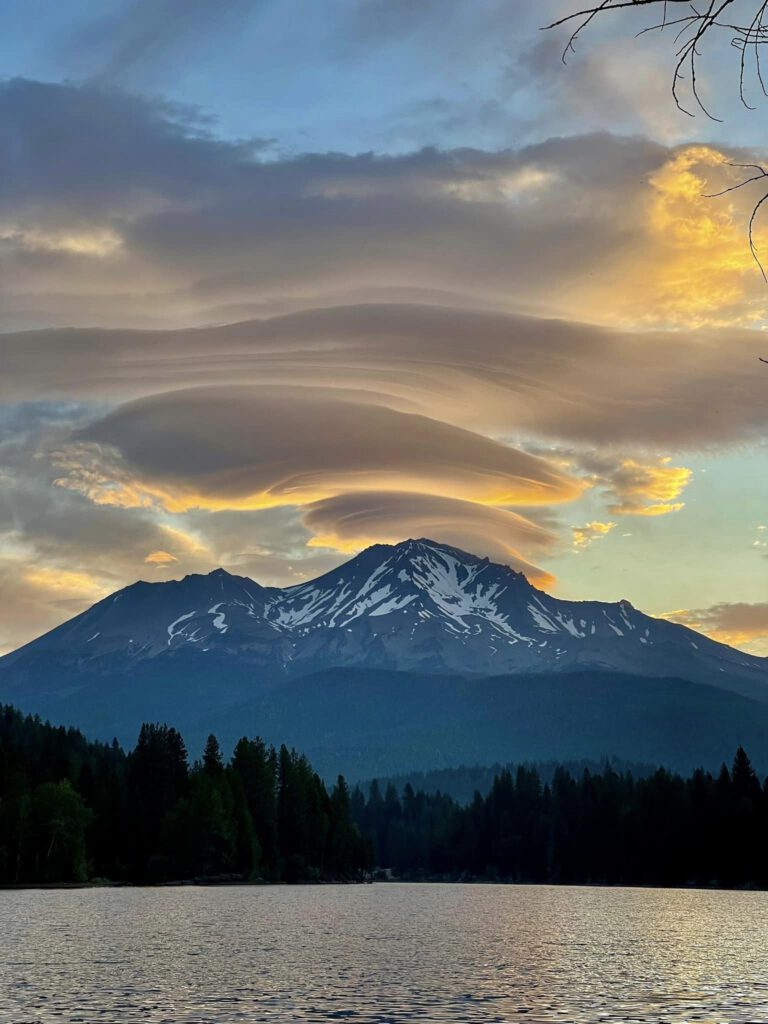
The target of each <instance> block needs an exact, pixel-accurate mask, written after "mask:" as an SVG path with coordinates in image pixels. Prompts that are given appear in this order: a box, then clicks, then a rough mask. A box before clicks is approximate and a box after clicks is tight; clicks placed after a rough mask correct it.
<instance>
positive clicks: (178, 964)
mask: <svg viewBox="0 0 768 1024" xmlns="http://www.w3.org/2000/svg"><path fill="white" fill-rule="evenodd" d="M339 1020H341V1021H349V1022H351V1024H369V1022H378V1024H385V1022H392V1024H394V1022H400V1021H419V1022H424V1024H427V1022H437V1021H440V1022H443V1021H457V1022H458V1021H461V1022H475V1021H478V1022H490V1021H518V1022H519V1021H523V1020H524V1021H526V1022H528V1024H532V1022H544V1021H546V1022H553V1021H571V1022H582V1021H583V1022H589V1024H596V1022H615V1021H622V1022H630V1021H648V1022H653V1024H658V1022H660V1021H664V1022H675V1024H677V1022H681V1021H686V1022H687V1021H697V1022H699V1024H702V1022H726V1021H727V1022H735V1021H742V1022H747V1021H748V1022H763V1021H765V1022H768V894H763V893H728V892H697V891H677V890H660V889H656V890H651V889H586V888H583V889H582V888H554V887H549V886H493V885H398V884H382V885H373V886H326V887H287V886H286V887H275V888H246V887H240V888H238V887H232V888H229V887H228V888H181V889H178V888H176V889H82V890H66V891H61V890H57V891H32V890H28V891H3V892H0V1022H2V1024H6V1022H8V1024H11V1022H12V1024H26V1022H46V1024H47V1022H49V1021H56V1022H75V1021H77V1022H79V1024H91V1022H96V1021H98V1022H101V1024H133V1022H137V1024H138V1022H142V1024H147V1022H150V1024H159V1022H168V1024H171V1022H173V1024H177V1022H184V1024H203V1022H206V1024H207V1022H211V1024H230V1022H234V1021H247V1022H255V1021H281V1022H286V1024H289V1022H291V1021H316V1022H320V1021H339Z"/></svg>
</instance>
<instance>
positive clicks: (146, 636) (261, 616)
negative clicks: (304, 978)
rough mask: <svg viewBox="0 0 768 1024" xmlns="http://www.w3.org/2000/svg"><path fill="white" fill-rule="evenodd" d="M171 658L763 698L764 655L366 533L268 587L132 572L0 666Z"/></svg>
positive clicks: (439, 550) (622, 607)
mask: <svg viewBox="0 0 768 1024" xmlns="http://www.w3.org/2000/svg"><path fill="white" fill-rule="evenodd" d="M180 655H184V656H185V660H186V657H187V656H191V655H194V657H195V658H197V659H199V661H200V664H201V666H202V665H204V664H205V662H206V661H216V662H219V661H221V663H222V664H223V665H225V666H227V665H229V666H230V667H232V666H234V665H235V664H236V665H237V666H238V667H239V668H241V669H242V668H245V667H248V666H250V667H252V668H253V669H254V670H255V669H259V670H260V671H259V673H258V674H259V677H260V678H262V679H264V678H266V677H269V678H270V679H271V680H273V681H274V680H278V679H280V678H285V677H293V676H296V675H305V674H307V673H309V672H314V671H317V670H319V669H323V668H331V667H340V666H354V667H358V668H361V667H367V668H381V669H390V670H394V671H409V672H419V673H436V672H437V673H456V674H460V675H463V676H465V675H505V674H511V673H520V672H525V673H537V672H563V671H572V670H574V669H579V668H597V669H606V670H614V671H620V672H627V673H630V674H637V675H643V676H656V677H660V676H678V677H681V678H684V679H690V680H692V681H694V682H704V683H709V684H710V685H715V686H718V687H721V688H725V689H732V690H734V691H737V692H741V693H745V694H746V695H748V696H754V697H758V698H761V699H762V698H763V697H765V699H768V659H765V658H756V657H752V656H750V655H747V654H744V653H743V652H742V651H738V650H735V649H734V648H731V647H727V646H726V645H724V644H720V643H716V642H715V641H713V640H710V639H709V638H707V637H704V636H701V635H700V634H698V633H695V632H694V631H693V630H690V629H688V628H687V627H685V626H680V625H677V624H675V623H671V622H668V621H666V620H664V619H654V618H652V617H650V616H648V615H645V614H643V613H642V612H640V611H638V610H637V609H635V608H633V607H632V605H631V604H630V603H629V602H628V601H619V602H618V603H616V604H605V603H601V602H598V601H561V600H559V599H557V598H555V597H552V596H551V595H549V594H546V593H544V592H543V591H541V590H537V589H536V587H533V586H532V585H531V584H530V583H529V582H528V580H527V579H526V578H525V576H523V575H522V574H520V573H518V572H514V571H513V570H512V569H510V568H508V567H507V566H505V565H498V564H496V563H493V562H490V561H489V560H488V559H487V558H478V557H476V556H474V555H470V554H467V553H466V552H464V551H460V550H458V549H457V548H453V547H449V546H447V545H444V544H436V543H434V542H433V541H429V540H408V541H404V542H403V543H401V544H396V545H386V544H377V545H374V546H373V547H370V548H368V549H367V550H365V551H363V552H362V553H361V554H359V555H357V556H356V557H355V558H353V559H351V560H350V561H349V562H347V563H346V564H344V565H341V566H340V567H339V568H337V569H334V570H333V571H331V572H329V573H326V575H324V576H321V577H320V578H319V579H316V580H313V581H312V582H310V583H302V584H299V585H297V586H293V587H287V588H286V589H283V590H281V589H277V588H270V587H262V586H260V585H259V584H258V583H256V582H255V581H253V580H250V579H248V578H246V577H242V576H233V575H231V574H230V573H227V572H225V571H224V570H223V569H216V570H215V571H214V572H212V573H210V574H209V575H207V576H199V575H194V576H187V577H185V578H184V579H183V580H178V581H173V582H169V583H143V582H141V583H135V584H133V585H132V586H130V587H126V588H125V589H124V590H121V591H120V592H119V593H117V594H113V595H112V596H110V597H107V598H105V599H104V600H103V601H100V602H99V603H98V604H96V605H94V606H93V607H92V608H90V609H89V610H88V611H86V612H84V613H83V614H82V615H79V616H77V617H76V618H74V619H72V620H70V621H69V622H67V623H65V624H64V625H62V626H59V627H58V628H57V629H54V630H52V631H51V632H50V633H48V634H46V635H45V636H43V637H40V638H39V639H37V640H34V641H32V643H30V644H27V645H26V646H25V647H22V648H21V649H19V650H18V651H15V652H13V653H12V654H9V655H6V657H5V658H3V659H0V674H2V675H5V674H7V673H11V674H12V675H13V676H16V677H18V676H20V675H22V676H24V677H25V678H27V679H30V680H32V679H33V678H34V675H35V673H36V671H39V670H41V669H44V668H45V667H46V666H50V665H51V664H55V666H56V667H57V669H58V670H59V671H62V670H63V669H66V668H76V669H77V671H78V672H80V673H83V672H96V673H104V672H108V673H110V674H114V673H120V672H135V671H136V667H137V665H138V664H141V663H143V662H147V661H150V662H153V663H154V664H155V665H156V666H157V667H158V669H160V667H161V666H162V665H164V664H166V663H168V662H170V661H172V660H173V659H175V658H177V657H179V656H180Z"/></svg>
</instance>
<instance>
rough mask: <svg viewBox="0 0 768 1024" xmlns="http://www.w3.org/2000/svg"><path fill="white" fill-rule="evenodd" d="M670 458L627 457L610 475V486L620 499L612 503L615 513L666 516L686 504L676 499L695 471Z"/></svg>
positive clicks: (610, 510)
mask: <svg viewBox="0 0 768 1024" xmlns="http://www.w3.org/2000/svg"><path fill="white" fill-rule="evenodd" d="M671 461H672V460H671V459H670V458H669V457H665V458H662V459H659V460H658V461H657V462H655V463H642V462H639V461H637V460H635V459H624V460H623V461H622V462H621V464H620V465H619V467H618V468H617V469H616V470H614V471H613V472H612V473H611V475H610V489H611V491H612V493H613V494H614V495H615V497H616V499H617V500H616V501H615V502H614V503H613V504H611V505H609V506H608V511H609V512H611V513H612V514H614V515H625V516H626V515H634V516H663V515H667V514H668V513H670V512H679V511H680V509H681V508H683V507H684V506H685V502H683V501H675V500H674V499H675V498H678V497H679V496H680V494H682V492H683V491H684V490H685V488H686V487H687V486H688V484H689V482H690V480H691V477H692V476H693V472H692V470H690V469H687V468H686V467H685V466H671V465H670V462H671Z"/></svg>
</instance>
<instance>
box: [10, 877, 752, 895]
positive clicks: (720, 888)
mask: <svg viewBox="0 0 768 1024" xmlns="http://www.w3.org/2000/svg"><path fill="white" fill-rule="evenodd" d="M367 885H383V886H387V885H430V886H432V885H435V886H437V885H467V886H473V885H493V886H499V887H512V886H519V887H525V888H532V887H535V886H538V887H540V888H546V889H637V890H640V891H642V890H644V889H652V890H659V889H668V890H671V891H673V892H764V893H768V887H765V886H759V885H736V886H726V885H718V884H716V883H713V884H711V885H695V884H690V885H660V884H658V885H657V884H652V883H646V884H638V885H627V884H616V883H610V882H520V881H512V880H504V879H491V878H375V879H360V880H356V881H349V880H347V881H344V880H333V881H326V880H324V881H304V882H301V881H299V882H268V881H261V880H257V881H245V880H237V879H226V880H225V879H221V880H216V879H179V880H177V881H172V882H110V881H94V882H15V883H3V884H0V892H20V891H29V890H32V891H46V890H50V891H62V890H69V889H190V888H198V889H216V888H219V889H222V888H248V889H259V888H262V889H266V888H269V889H273V888H286V887H295V888H313V887H322V886H345V887H348V886H367Z"/></svg>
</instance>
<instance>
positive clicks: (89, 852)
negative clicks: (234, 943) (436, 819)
mask: <svg viewBox="0 0 768 1024" xmlns="http://www.w3.org/2000/svg"><path fill="white" fill-rule="evenodd" d="M370 861H371V849H370V844H369V843H368V842H367V841H366V840H365V839H364V838H363V837H362V835H361V834H360V832H359V830H358V829H357V828H356V826H355V825H354V823H353V821H352V817H351V809H350V794H349V791H348V788H347V785H346V783H345V782H344V779H343V778H341V777H339V779H338V781H337V783H336V785H334V786H333V788H332V789H331V790H330V792H329V791H328V789H327V788H326V786H325V784H324V783H323V782H322V780H321V779H320V778H319V776H318V775H317V774H316V773H315V772H314V771H313V770H312V767H311V765H310V764H309V762H308V761H307V759H306V758H305V757H302V756H301V755H300V754H297V753H296V752H295V751H293V750H288V749H287V748H286V747H285V746H282V747H280V749H279V750H276V749H275V748H274V747H271V746H268V745H267V744H265V743H264V742H263V741H262V740H259V739H255V740H252V739H246V738H244V739H241V740H240V741H239V743H238V744H237V746H236V747H235V749H234V752H233V754H232V757H231V758H230V760H229V761H228V762H227V763H225V761H224V758H223V756H222V753H221V750H220V749H219V744H218V742H217V740H216V738H215V737H214V736H210V737H209V739H208V742H207V744H206V746H205V752H204V754H203V757H202V760H201V761H199V762H195V763H194V764H192V765H190V763H189V759H188V756H187V751H186V748H185V746H184V741H183V739H182V737H181V736H180V734H179V733H178V732H177V731H176V730H175V729H173V728H169V727H168V726H166V725H152V724H148V725H144V726H143V727H142V729H141V732H140V735H139V739H138V742H137V744H136V747H135V748H134V749H133V750H132V751H131V752H130V753H128V754H126V753H124V752H123V750H122V749H121V748H120V747H119V745H118V744H117V742H115V743H113V744H112V745H106V744H100V743H90V742H88V741H87V740H86V739H85V738H84V737H83V736H82V735H81V734H80V733H79V732H78V731H76V730H74V729H65V728H56V727H53V726H50V725H48V724H45V723H43V722H41V721H40V720H39V719H38V718H33V717H29V716H28V717H24V716H23V715H21V714H20V713H19V712H18V711H15V710H14V709H13V708H10V707H0V883H5V884H9V883H11V884H15V883H32V884H35V883H55V882H68V881H71V882H81V881H86V880H90V879H108V880H111V881H130V882H162V881H169V880H184V879H194V878H203V879H208V880H210V879H220V880H224V879H232V880H235V879H244V880H256V879H263V880H265V881H272V882H277V881H308V880H322V879H333V880H353V879H357V878H359V877H361V876H362V874H363V872H364V871H366V870H367V869H368V868H369V866H370Z"/></svg>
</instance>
